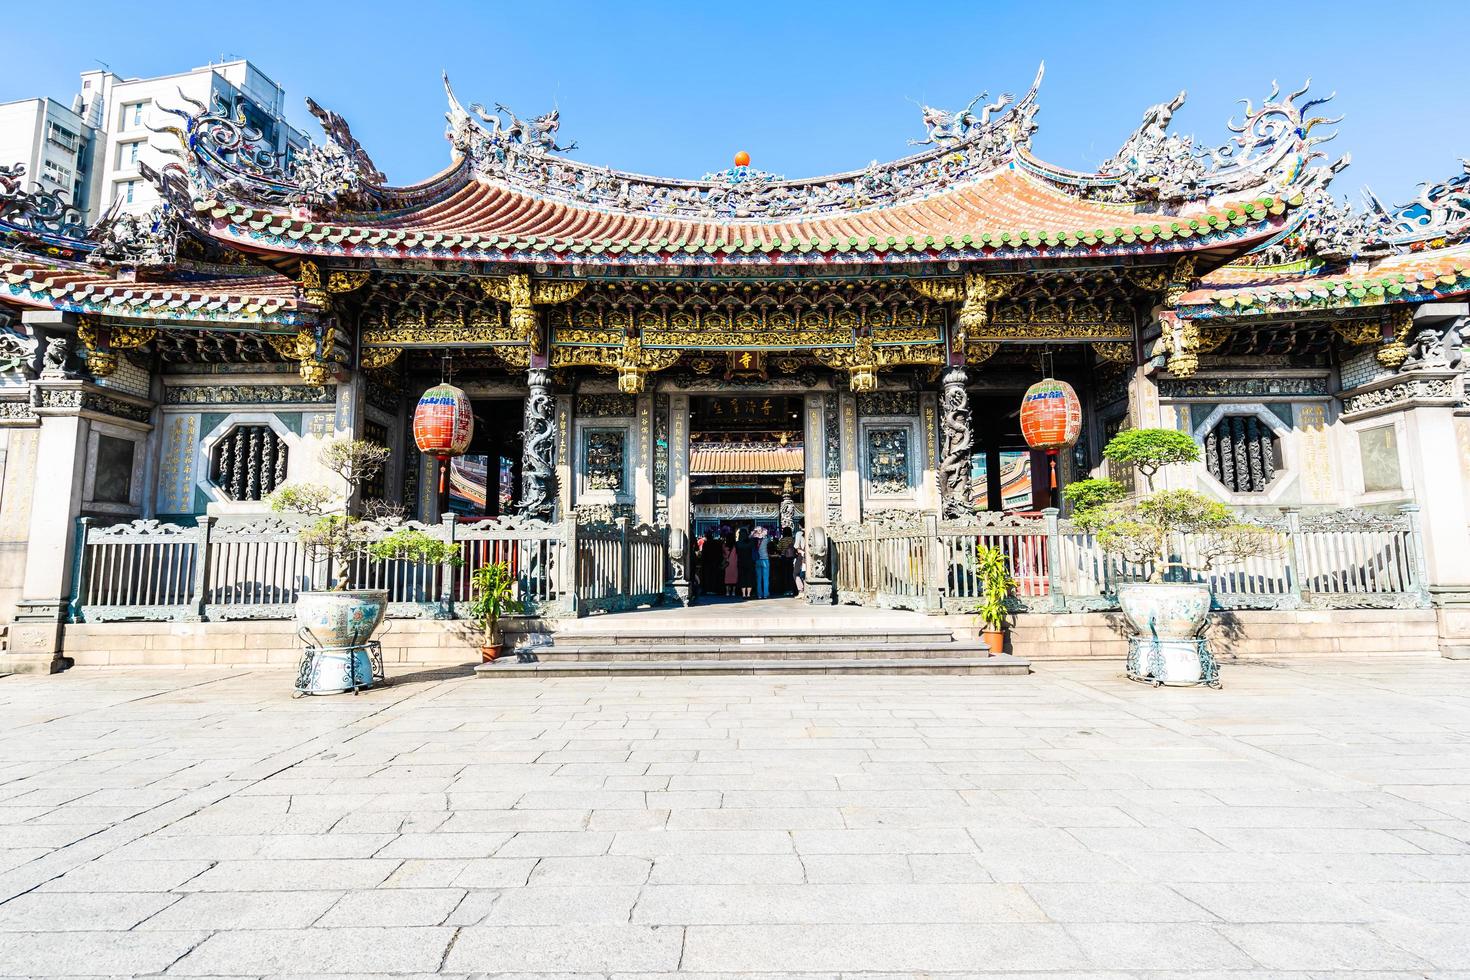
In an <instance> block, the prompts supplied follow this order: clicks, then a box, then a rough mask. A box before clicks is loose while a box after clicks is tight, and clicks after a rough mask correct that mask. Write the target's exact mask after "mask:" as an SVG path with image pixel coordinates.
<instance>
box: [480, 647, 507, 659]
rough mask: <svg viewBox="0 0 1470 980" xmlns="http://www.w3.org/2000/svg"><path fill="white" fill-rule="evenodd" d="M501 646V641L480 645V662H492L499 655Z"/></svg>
mask: <svg viewBox="0 0 1470 980" xmlns="http://www.w3.org/2000/svg"><path fill="white" fill-rule="evenodd" d="M503 647H504V644H501V643H495V644H486V645H485V646H482V647H480V662H481V663H486V664H488V663H493V662H494V661H495V659H496V658H497V657H499V656H500V651H501V649H503Z"/></svg>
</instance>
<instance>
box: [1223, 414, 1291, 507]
mask: <svg viewBox="0 0 1470 980" xmlns="http://www.w3.org/2000/svg"><path fill="white" fill-rule="evenodd" d="M1280 458H1281V446H1280V444H1279V443H1278V442H1277V439H1276V433H1275V432H1274V431H1272V429H1271V427H1270V426H1269V425H1267V424H1266V423H1265V422H1263V421H1262V420H1260V419H1259V418H1257V417H1256V416H1254V415H1227V416H1225V417H1224V418H1222V419H1221V420H1220V421H1219V422H1218V423H1216V424H1215V427H1214V428H1213V429H1211V430H1210V431H1209V432H1207V433H1205V468H1206V469H1207V470H1209V472H1210V475H1211V476H1213V477H1214V478H1215V479H1216V480H1219V481H1220V483H1221V485H1222V486H1224V487H1225V489H1226V490H1229V491H1230V492H1231V493H1264V492H1265V490H1266V487H1267V486H1268V485H1269V484H1270V483H1271V481H1272V480H1273V479H1275V477H1276V463H1277V460H1279V459H1280Z"/></svg>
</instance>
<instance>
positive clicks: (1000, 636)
mask: <svg viewBox="0 0 1470 980" xmlns="http://www.w3.org/2000/svg"><path fill="white" fill-rule="evenodd" d="M975 575H976V578H978V579H979V586H980V597H981V598H980V607H979V608H978V609H977V610H976V613H977V614H978V615H979V617H980V622H981V624H982V625H983V627H984V628H983V630H982V631H981V635H982V636H984V637H985V646H986V647H987V648H988V649H989V650H990V652H991V653H1004V652H1005V643H1006V634H1005V628H1006V616H1007V615H1008V614H1009V613H1010V611H1011V610H1010V597H1011V590H1013V589H1014V588H1015V587H1016V580H1015V579H1014V578H1013V577H1011V570H1010V568H1008V567H1007V566H1006V556H1005V552H1003V551H1001V550H1000V549H999V548H987V547H986V546H985V545H983V544H982V545H979V546H977V547H976V549H975Z"/></svg>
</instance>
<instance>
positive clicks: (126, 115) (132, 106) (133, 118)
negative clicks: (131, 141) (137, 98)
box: [123, 102, 147, 129]
mask: <svg viewBox="0 0 1470 980" xmlns="http://www.w3.org/2000/svg"><path fill="white" fill-rule="evenodd" d="M146 104H147V103H145V102H130V103H128V104H127V105H125V106H123V125H124V126H125V127H128V128H131V129H137V128H138V127H139V126H142V125H143V106H145V105H146Z"/></svg>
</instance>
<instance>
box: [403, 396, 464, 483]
mask: <svg viewBox="0 0 1470 980" xmlns="http://www.w3.org/2000/svg"><path fill="white" fill-rule="evenodd" d="M474 434H475V415H474V411H473V409H472V408H471V406H470V399H469V396H468V395H466V394H465V393H464V392H463V391H461V390H460V389H458V388H456V387H455V386H454V385H448V384H442V385H435V386H434V387H432V388H430V389H429V390H428V391H426V392H424V394H423V397H422V398H420V399H419V404H418V407H417V408H415V409H414V410H413V441H414V442H416V443H417V444H418V447H419V452H421V453H424V454H426V455H429V456H433V457H435V458H436V459H438V460H439V492H440V493H443V492H444V471H445V470H446V469H447V466H446V465H445V464H446V463H447V462H448V460H449V457H451V456H462V455H464V451H465V450H466V449H468V448H470V439H471V438H472V437H473V436H474Z"/></svg>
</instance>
